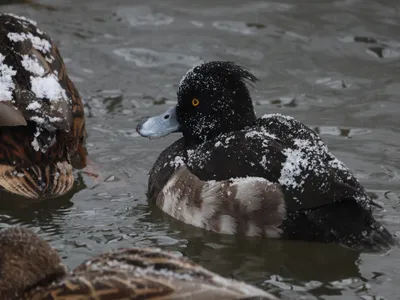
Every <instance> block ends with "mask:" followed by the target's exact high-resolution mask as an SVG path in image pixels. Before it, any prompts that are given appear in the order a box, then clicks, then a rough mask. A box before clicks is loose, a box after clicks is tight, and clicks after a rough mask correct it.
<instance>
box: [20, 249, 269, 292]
mask: <svg viewBox="0 0 400 300" xmlns="http://www.w3.org/2000/svg"><path fill="white" fill-rule="evenodd" d="M255 296H257V297H259V298H257V299H265V300H267V299H269V300H273V299H276V298H275V297H274V296H272V295H270V294H268V293H266V292H265V291H262V290H260V289H257V288H255V287H253V286H250V285H247V284H245V283H243V282H239V281H235V280H231V279H226V278H223V277H221V276H219V275H217V274H215V273H213V272H211V271H208V270H206V269H204V268H203V267H201V266H199V265H197V264H195V263H193V262H191V261H190V260H188V259H186V258H182V257H180V256H178V255H175V254H172V253H169V252H165V251H161V250H159V249H156V248H131V249H121V250H118V251H115V252H109V253H105V254H101V255H99V256H97V257H95V258H93V259H90V260H88V261H86V262H84V263H83V264H81V265H79V266H78V267H77V268H76V269H75V270H74V271H73V272H72V273H71V274H70V275H69V276H67V277H66V278H64V279H63V280H61V281H59V282H56V283H53V284H52V285H50V286H46V287H43V288H37V289H35V290H33V291H31V292H30V293H28V295H27V296H26V297H27V298H28V299H33V300H38V299H53V300H61V299H63V300H73V299H74V300H75V299H82V300H83V299H87V300H89V299H93V300H94V299H102V300H111V299H160V300H161V299H193V300H196V299H245V298H248V297H255Z"/></svg>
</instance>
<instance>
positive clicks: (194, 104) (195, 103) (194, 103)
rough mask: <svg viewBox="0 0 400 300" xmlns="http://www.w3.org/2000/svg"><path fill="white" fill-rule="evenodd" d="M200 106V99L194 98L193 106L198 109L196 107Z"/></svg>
mask: <svg viewBox="0 0 400 300" xmlns="http://www.w3.org/2000/svg"><path fill="white" fill-rule="evenodd" d="M199 104H200V101H199V99H196V98H193V100H192V105H193V106H194V107H196V106H198V105H199Z"/></svg>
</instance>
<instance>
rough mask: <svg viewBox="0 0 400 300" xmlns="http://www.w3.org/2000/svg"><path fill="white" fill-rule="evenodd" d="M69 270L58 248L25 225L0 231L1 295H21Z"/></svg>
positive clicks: (13, 297)
mask: <svg viewBox="0 0 400 300" xmlns="http://www.w3.org/2000/svg"><path fill="white" fill-rule="evenodd" d="M65 274H66V268H65V266H64V265H63V264H62V262H61V259H60V257H59V256H58V253H57V252H56V250H54V249H53V248H51V246H50V245H49V244H48V243H47V242H46V241H44V240H43V239H41V238H40V237H39V236H38V235H37V234H35V233H34V232H32V231H31V230H28V229H25V228H18V227H13V228H8V229H5V230H3V231H0V299H21V298H22V297H23V294H24V293H25V292H27V291H29V290H30V289H33V288H36V287H40V286H44V285H47V284H50V283H51V282H53V281H54V280H56V279H59V278H62V277H63V276H65Z"/></svg>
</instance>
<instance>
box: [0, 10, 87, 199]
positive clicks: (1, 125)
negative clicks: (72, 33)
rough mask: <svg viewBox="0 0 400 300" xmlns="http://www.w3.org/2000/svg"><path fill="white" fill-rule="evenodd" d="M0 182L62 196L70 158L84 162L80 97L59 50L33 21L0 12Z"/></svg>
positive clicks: (69, 182) (26, 192) (68, 183)
mask: <svg viewBox="0 0 400 300" xmlns="http://www.w3.org/2000/svg"><path fill="white" fill-rule="evenodd" d="M0 41H1V43H0V143H1V145H2V147H1V149H0V186H1V187H3V188H4V189H6V190H7V191H9V192H12V193H15V194H18V195H21V196H24V197H28V198H46V197H54V196H59V195H63V194H65V193H66V192H68V191H69V190H70V189H71V187H72V186H73V183H74V177H73V174H72V165H71V159H72V158H74V157H77V158H78V159H77V160H76V159H75V161H80V162H79V165H80V166H84V165H85V155H86V154H85V151H84V148H83V143H84V139H85V134H86V133H85V121H84V112H83V105H82V102H81V98H80V96H79V93H78V91H77V90H76V88H75V86H74V84H73V83H72V81H71V80H70V79H69V77H68V75H67V72H66V69H65V65H64V62H63V60H62V57H61V55H60V52H59V50H58V49H57V47H56V46H55V44H54V43H53V41H52V40H51V39H50V37H49V36H48V35H47V34H46V33H45V32H44V31H42V30H41V29H39V28H38V27H37V26H36V23H35V22H34V21H31V20H28V19H26V18H24V17H19V16H15V15H12V14H0Z"/></svg>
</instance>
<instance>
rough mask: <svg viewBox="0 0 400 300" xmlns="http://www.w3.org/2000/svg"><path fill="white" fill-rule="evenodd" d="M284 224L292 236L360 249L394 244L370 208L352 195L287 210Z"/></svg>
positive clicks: (388, 246)
mask: <svg viewBox="0 0 400 300" xmlns="http://www.w3.org/2000/svg"><path fill="white" fill-rule="evenodd" d="M299 224H301V226H299ZM283 228H284V230H285V234H286V236H287V237H288V238H291V239H301V240H314V241H320V242H327V243H330V242H334V243H340V244H343V245H344V246H346V247H349V248H351V249H354V250H358V251H363V252H382V251H387V250H389V249H390V248H391V247H392V246H394V245H396V244H397V241H396V239H395V237H394V236H393V235H392V234H391V233H390V232H389V231H388V230H387V229H386V228H385V227H384V226H383V225H382V224H380V223H379V222H378V221H376V220H375V218H374V216H373V215H372V211H371V209H368V208H366V207H364V206H363V205H361V204H359V203H358V202H357V201H354V200H353V199H351V200H346V199H345V200H343V201H341V202H333V203H330V204H327V205H324V206H321V207H317V208H313V209H308V210H304V211H297V212H291V213H288V214H287V218H286V219H285V222H284V224H283Z"/></svg>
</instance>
